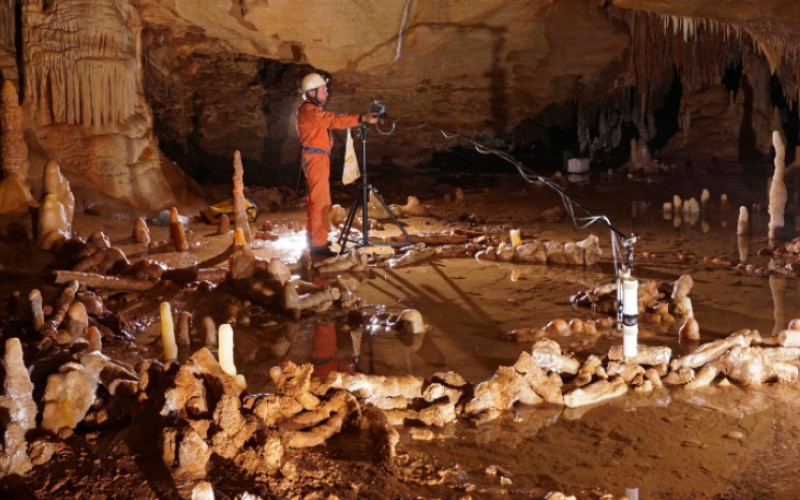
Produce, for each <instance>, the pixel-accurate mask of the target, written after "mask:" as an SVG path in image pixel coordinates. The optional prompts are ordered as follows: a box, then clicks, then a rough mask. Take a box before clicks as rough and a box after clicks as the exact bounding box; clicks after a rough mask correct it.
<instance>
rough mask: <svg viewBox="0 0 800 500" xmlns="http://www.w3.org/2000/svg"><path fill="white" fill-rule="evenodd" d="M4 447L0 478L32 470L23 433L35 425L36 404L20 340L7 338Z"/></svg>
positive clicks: (1, 405) (1, 400)
mask: <svg viewBox="0 0 800 500" xmlns="http://www.w3.org/2000/svg"><path fill="white" fill-rule="evenodd" d="M3 371H4V378H5V379H4V381H3V394H2V395H1V396H0V408H3V412H2V414H3V418H2V424H3V429H4V430H3V441H2V444H3V448H2V452H0V477H2V476H7V475H9V474H19V475H21V476H22V475H25V474H26V473H27V472H28V471H29V470H30V469H31V467H32V466H31V461H30V458H29V455H28V442H27V440H26V436H25V434H26V433H27V432H28V431H30V430H31V429H35V428H36V413H37V410H36V403H35V402H34V400H33V383H31V378H30V376H29V375H28V370H27V368H26V367H25V360H24V359H23V357H22V343H21V342H20V340H19V339H18V338H10V339H8V340H6V343H5V353H4V355H3Z"/></svg>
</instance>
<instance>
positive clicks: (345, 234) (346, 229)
mask: <svg viewBox="0 0 800 500" xmlns="http://www.w3.org/2000/svg"><path fill="white" fill-rule="evenodd" d="M357 208H358V199H357V198H356V200H355V201H354V202H353V205H352V206H351V207H350V213H349V214H347V219H345V221H344V226H343V227H342V230H341V231H340V232H339V247H340V248H344V247H345V244H346V243H347V242H348V241H350V230H351V229H353V221H354V220H355V217H356V209H357Z"/></svg>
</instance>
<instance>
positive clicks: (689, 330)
mask: <svg viewBox="0 0 800 500" xmlns="http://www.w3.org/2000/svg"><path fill="white" fill-rule="evenodd" d="M678 338H680V339H681V340H700V326H699V325H698V323H697V320H696V319H694V318H693V317H691V316H690V317H688V318H686V321H684V322H683V325H681V327H680V329H679V330H678Z"/></svg>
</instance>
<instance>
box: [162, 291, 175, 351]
mask: <svg viewBox="0 0 800 500" xmlns="http://www.w3.org/2000/svg"><path fill="white" fill-rule="evenodd" d="M161 346H162V348H163V349H164V360H165V361H174V360H176V359H178V345H177V344H176V343H175V324H174V323H173V321H172V308H171V307H170V305H169V302H162V303H161Z"/></svg>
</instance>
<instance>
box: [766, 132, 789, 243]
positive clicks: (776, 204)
mask: <svg viewBox="0 0 800 500" xmlns="http://www.w3.org/2000/svg"><path fill="white" fill-rule="evenodd" d="M772 145H773V146H774V147H775V160H774V163H775V171H774V172H773V174H772V183H771V184H770V187H769V231H768V235H769V239H770V240H773V239H774V238H775V235H776V231H777V230H778V229H779V228H782V227H783V225H784V224H785V221H784V217H783V215H784V211H785V210H786V196H787V194H786V183H785V182H784V180H783V173H784V171H785V170H786V161H785V159H786V146H785V145H784V143H783V138H782V137H781V134H780V132H778V131H777V130H775V131H774V132H773V133H772Z"/></svg>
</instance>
